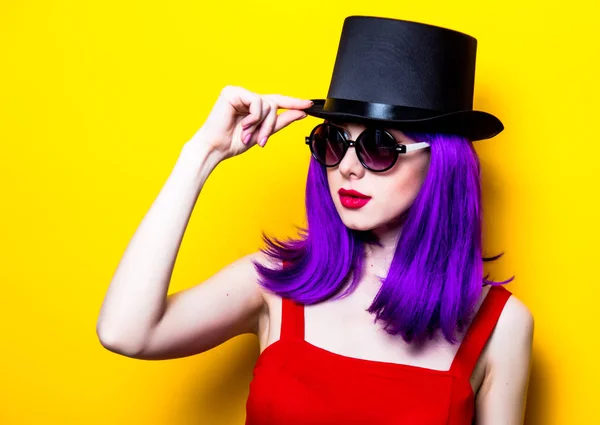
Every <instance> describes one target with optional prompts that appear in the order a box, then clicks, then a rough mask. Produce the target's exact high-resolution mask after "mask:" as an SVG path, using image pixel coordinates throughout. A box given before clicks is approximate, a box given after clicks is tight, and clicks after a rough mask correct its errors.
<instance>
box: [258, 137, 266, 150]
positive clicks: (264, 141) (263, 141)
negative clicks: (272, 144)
mask: <svg viewBox="0 0 600 425" xmlns="http://www.w3.org/2000/svg"><path fill="white" fill-rule="evenodd" d="M265 143H267V136H265V137H263V138H262V139H261V141H260V143H259V145H260V147H261V148H264V147H265Z"/></svg>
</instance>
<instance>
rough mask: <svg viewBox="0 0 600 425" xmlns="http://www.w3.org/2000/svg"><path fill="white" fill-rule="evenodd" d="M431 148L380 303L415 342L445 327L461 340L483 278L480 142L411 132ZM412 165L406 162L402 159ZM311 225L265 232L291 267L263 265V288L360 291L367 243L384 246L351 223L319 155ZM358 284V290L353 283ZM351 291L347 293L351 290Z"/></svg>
mask: <svg viewBox="0 0 600 425" xmlns="http://www.w3.org/2000/svg"><path fill="white" fill-rule="evenodd" d="M406 134H407V135H409V136H410V137H411V138H413V139H415V140H417V141H427V142H428V143H429V144H430V149H431V156H430V163H429V170H428V173H427V176H426V177H425V179H424V181H423V184H422V186H421V188H420V190H419V193H418V195H417V197H416V198H415V200H414V202H413V203H412V205H411V206H410V207H409V208H408V209H407V210H406V211H405V212H404V213H403V214H402V216H401V217H399V220H400V223H401V224H402V230H401V232H400V237H399V240H398V244H397V246H396V249H395V252H394V257H393V259H392V262H391V265H390V268H389V270H388V274H387V276H385V277H380V280H381V283H382V285H381V287H380V289H379V292H378V293H377V295H376V296H375V298H374V300H373V302H372V304H371V306H370V307H369V308H368V309H367V311H368V312H370V313H375V320H374V321H375V322H377V320H383V321H384V323H385V330H386V331H387V332H388V333H390V334H392V335H397V334H402V338H403V339H404V340H405V341H407V342H411V341H412V340H413V339H414V340H416V341H422V340H423V339H424V337H425V336H427V335H428V336H429V338H431V337H433V335H434V333H435V331H436V330H437V329H441V331H442V333H443V334H444V337H445V338H446V340H448V341H449V342H450V343H456V342H457V339H456V337H455V334H454V332H455V330H456V329H458V331H459V332H462V331H463V330H464V329H465V328H466V326H467V325H468V323H470V320H471V319H472V314H473V312H474V308H475V306H476V304H477V301H478V299H479V297H480V296H481V291H482V286H483V284H489V285H501V284H504V283H508V282H510V281H512V279H513V278H514V276H513V277H512V278H510V279H509V280H507V281H503V282H494V281H491V280H487V275H486V276H485V277H483V261H492V260H495V259H497V258H499V257H500V256H501V255H502V254H500V255H497V256H495V257H490V258H486V257H482V252H481V251H482V231H481V229H482V212H481V181H480V176H481V174H480V164H479V158H478V156H477V152H476V151H475V149H474V147H473V143H472V142H471V141H469V140H468V139H465V138H463V137H460V136H455V135H448V134H422V133H408V132H407V133H406ZM398 160H399V161H402V156H400V158H399V159H398ZM306 216H307V224H308V226H307V228H306V229H304V228H298V229H299V233H300V238H299V239H288V240H286V241H281V240H278V239H276V238H273V239H272V238H269V237H268V236H266V235H265V233H264V231H263V232H262V235H263V240H264V242H265V243H266V247H265V248H264V249H261V251H262V252H263V253H265V254H267V255H269V256H270V257H271V258H273V259H276V260H277V263H281V262H283V263H285V264H286V266H285V267H284V268H277V269H271V268H268V267H266V266H264V265H262V264H260V263H259V262H257V261H254V262H253V263H254V266H255V268H256V270H257V272H258V273H259V283H260V284H261V285H262V286H263V287H264V288H266V289H268V290H269V291H271V292H274V293H276V294H278V295H279V296H281V297H284V298H291V299H293V300H295V301H297V302H299V303H302V304H314V303H318V302H321V301H325V300H327V299H330V298H332V297H333V298H334V299H338V298H342V297H344V296H346V295H348V294H350V293H351V292H352V291H353V290H354V288H355V287H356V285H357V284H358V281H359V278H360V276H361V275H362V269H363V257H364V253H365V250H364V248H365V244H375V245H378V246H381V245H380V243H379V241H378V239H377V237H376V236H375V235H373V234H372V233H371V232H370V231H356V230H352V229H349V228H347V227H346V226H345V225H344V223H343V222H342V220H341V218H340V216H339V214H338V213H337V210H336V208H335V205H334V203H333V200H332V199H331V195H330V192H329V187H328V182H327V173H326V168H325V167H324V166H323V165H321V164H319V163H318V162H316V160H315V159H314V158H312V157H311V160H310V166H309V170H308V178H307V184H306ZM350 278H352V281H351V282H350V285H347V284H348V281H349V279H350ZM344 287H347V289H346V290H345V291H343V292H342V290H343V289H344Z"/></svg>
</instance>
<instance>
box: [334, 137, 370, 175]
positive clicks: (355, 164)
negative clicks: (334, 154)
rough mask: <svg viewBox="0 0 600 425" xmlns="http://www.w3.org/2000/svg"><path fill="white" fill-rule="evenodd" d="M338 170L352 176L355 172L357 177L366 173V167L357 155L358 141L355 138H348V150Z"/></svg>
mask: <svg viewBox="0 0 600 425" xmlns="http://www.w3.org/2000/svg"><path fill="white" fill-rule="evenodd" d="M338 170H339V171H340V173H342V175H343V176H344V177H350V176H351V175H353V174H354V175H355V176H357V177H362V176H363V175H364V173H365V167H363V166H362V164H361V163H360V160H359V159H358V156H357V155H356V142H355V141H354V140H348V150H346V153H345V154H344V157H343V158H342V161H341V162H340V163H339V164H338Z"/></svg>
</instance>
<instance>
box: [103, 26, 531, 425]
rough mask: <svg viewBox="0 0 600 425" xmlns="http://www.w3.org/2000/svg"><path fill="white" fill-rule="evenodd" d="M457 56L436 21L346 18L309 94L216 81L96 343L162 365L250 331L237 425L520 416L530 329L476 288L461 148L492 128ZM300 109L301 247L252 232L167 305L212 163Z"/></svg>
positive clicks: (475, 245) (469, 159)
mask: <svg viewBox="0 0 600 425" xmlns="http://www.w3.org/2000/svg"><path fill="white" fill-rule="evenodd" d="M475 49H476V41H475V39H474V38H472V37H470V36H468V35H466V34H462V33H459V32H456V31H452V30H449V29H445V28H440V27H435V26H431V25H425V24H420V23H415V22H408V21H401V20H395V19H388V18H377V17H366V16H352V17H348V18H346V20H345V21H344V27H343V29H342V38H341V40H340V47H339V49H338V55H337V58H336V63H335V68H334V72H333V77H332V82H331V85H330V88H329V93H328V97H327V99H326V100H323V99H315V100H314V101H308V100H302V99H296V98H291V97H288V96H283V95H276V94H271V95H258V94H256V93H252V92H250V91H248V90H246V89H244V88H242V87H232V86H227V87H225V88H224V89H223V90H222V92H221V94H220V96H219V98H218V100H217V102H216V104H215V105H214V107H213V109H212V111H211V112H210V114H209V116H208V118H207V120H206V121H205V123H204V124H203V126H202V127H201V128H200V130H199V131H198V132H197V133H196V134H195V135H194V137H193V138H192V139H191V140H190V141H188V142H187V143H186V144H185V146H184V147H183V149H182V151H181V155H180V157H179V159H178V161H177V164H176V166H175V167H174V169H173V172H172V174H171V175H170V176H169V179H168V180H167V182H166V184H165V186H164V188H163V189H162V191H161V192H160V194H159V196H158V198H157V200H156V201H155V203H154V205H153V206H152V208H151V209H150V211H149V212H148V214H147V216H146V217H145V218H144V220H143V222H142V223H141V225H140V227H139V229H138V230H137V232H136V234H135V235H134V237H133V239H132V241H131V242H130V244H129V246H128V248H127V251H126V252H125V255H124V256H123V259H122V260H121V263H120V264H119V267H118V269H117V272H116V273H115V276H114V277H113V280H112V282H111V284H110V287H109V289H108V292H107V294H106V297H105V300H104V303H103V306H102V311H101V313H100V317H99V320H98V327H97V332H98V335H99V338H100V340H101V342H102V344H103V345H104V346H105V347H106V348H108V349H110V350H112V351H114V352H117V353H120V354H123V355H126V356H129V357H134V358H139V359H170V358H177V357H183V356H190V355H193V354H197V353H202V352H204V351H206V350H209V349H211V348H213V347H216V346H218V345H220V344H222V343H223V342H225V341H227V340H229V339H230V338H232V337H234V336H236V335H240V334H243V333H249V332H252V333H255V334H256V335H257V336H258V338H259V342H260V351H261V354H260V356H259V359H258V361H257V363H256V367H255V369H254V379H253V381H252V382H251V384H250V396H249V398H248V402H247V406H246V407H247V422H246V423H247V424H253V425H258V424H273V425H274V424H317V423H318V424H342V423H343V424H452V425H458V424H465V425H466V424H471V423H472V422H473V421H475V422H476V423H478V424H483V425H493V424H502V425H506V424H520V423H522V421H523V415H524V407H525V397H526V392H527V382H528V377H529V369H530V358H531V344H532V338H533V318H532V315H531V313H530V311H529V310H528V309H527V307H526V306H525V305H524V304H523V303H522V302H521V301H519V300H518V299H517V298H516V297H514V296H511V293H510V291H508V290H507V289H505V288H504V287H503V286H501V284H503V283H506V282H492V281H489V280H487V279H485V278H484V277H483V276H482V273H483V271H482V270H483V267H482V261H483V260H488V259H487V258H482V254H481V196H480V174H479V162H478V158H477V154H476V152H475V150H474V149H473V145H472V142H474V141H476V140H480V139H485V138H490V137H493V136H494V135H496V134H498V133H499V132H500V131H501V130H502V129H503V126H502V123H501V122H500V121H499V120H498V119H497V118H496V117H494V116H493V115H491V114H489V113H486V112H482V111H474V110H472V99H473V83H474V69H475ZM280 108H285V109H287V111H285V112H282V113H281V114H279V115H278V114H277V112H278V109H280ZM307 114H310V115H312V116H314V117H320V118H324V120H323V122H321V123H319V124H318V125H317V126H316V127H315V128H314V129H313V130H312V132H311V134H310V135H309V136H308V137H307V138H306V142H307V144H308V145H309V148H310V150H311V153H312V158H311V163H310V168H309V175H308V181H307V189H306V208H307V219H308V220H307V221H308V226H307V229H306V230H305V231H304V232H303V235H302V237H301V238H299V239H298V240H291V241H285V242H281V241H273V240H271V239H269V238H267V237H265V241H266V242H267V247H266V248H265V249H263V250H261V251H259V252H256V253H253V254H250V255H248V256H245V257H243V258H241V259H239V260H237V261H235V262H234V263H232V264H231V265H229V266H227V267H225V268H224V269H222V270H220V271H219V272H218V273H216V274H215V275H214V276H212V277H211V278H209V279H208V280H207V281H205V282H203V283H202V284H200V285H196V286H194V287H192V288H190V289H187V290H185V291H181V292H178V293H176V294H173V295H170V296H168V297H167V296H166V294H167V292H168V286H169V279H170V276H171V273H172V269H173V264H174V261H175V258H176V254H177V251H178V249H179V246H180V243H181V239H182V237H183V233H184V231H185V227H186V225H187V222H188V219H189V216H190V214H191V211H192V209H193V206H194V204H195V202H196V199H197V196H198V195H199V193H200V191H201V189H202V187H203V185H204V183H205V181H206V179H207V178H208V176H209V175H210V173H211V172H212V170H213V169H214V168H215V167H216V166H217V165H218V164H219V163H220V162H221V161H223V160H225V159H227V158H231V157H233V156H235V155H239V154H241V153H243V152H245V151H247V150H248V149H249V148H250V147H252V146H254V145H255V144H258V145H259V146H261V147H264V146H265V145H266V143H267V140H268V138H269V136H271V135H272V134H274V133H276V132H277V131H279V130H281V129H282V128H284V127H286V126H288V125H289V124H291V123H292V122H294V121H296V120H300V119H302V118H304V117H305V116H306V115H307ZM148 259H151V262H150V264H152V267H148Z"/></svg>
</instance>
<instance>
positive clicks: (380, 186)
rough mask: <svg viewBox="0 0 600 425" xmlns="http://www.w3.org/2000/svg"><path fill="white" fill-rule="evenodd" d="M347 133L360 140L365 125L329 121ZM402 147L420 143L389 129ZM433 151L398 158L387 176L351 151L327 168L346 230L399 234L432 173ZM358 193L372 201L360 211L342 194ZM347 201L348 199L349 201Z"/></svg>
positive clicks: (330, 184)
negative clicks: (343, 191)
mask: <svg viewBox="0 0 600 425" xmlns="http://www.w3.org/2000/svg"><path fill="white" fill-rule="evenodd" d="M325 122H329V123H331V124H335V125H337V126H339V127H342V128H344V129H345V130H346V132H347V133H348V135H349V136H350V139H351V140H356V139H357V138H358V136H359V134H360V133H361V132H362V131H363V130H365V129H366V127H365V125H362V124H358V123H349V122H342V121H333V120H325ZM386 130H387V131H389V132H390V133H391V134H392V135H393V136H394V137H395V139H396V141H397V142H398V143H402V144H406V145H409V144H413V143H417V141H416V140H414V139H411V138H410V137H408V136H406V135H405V134H404V133H403V132H402V131H400V130H396V129H390V128H386ZM429 158H430V149H429V148H426V149H419V150H416V151H413V152H407V153H405V154H400V155H398V159H397V161H396V163H395V164H394V166H393V167H392V168H390V169H389V170H387V171H384V172H379V173H378V172H372V171H370V170H367V169H366V168H364V167H363V166H362V164H361V163H360V161H359V159H358V157H357V156H356V150H355V149H354V148H352V147H350V148H348V150H347V151H346V154H345V155H344V157H343V158H342V161H341V162H340V163H339V164H338V165H336V166H335V167H327V168H326V170H327V180H328V182H329V190H330V193H331V197H332V199H333V202H334V204H335V207H336V209H337V211H338V213H339V215H340V217H341V219H342V221H343V223H344V224H345V225H346V227H348V228H351V229H354V230H373V231H374V233H376V234H377V235H378V236H380V237H383V236H384V233H386V232H390V231H394V230H397V229H396V227H397V224H396V223H397V220H398V218H400V216H401V214H402V213H403V212H405V211H406V210H407V209H408V207H409V206H410V205H411V204H412V202H413V201H414V199H415V198H416V196H417V193H418V192H419V189H420V188H421V185H422V184H423V180H424V179H425V176H426V175H427V171H428V169H429ZM342 188H343V189H346V190H355V191H358V192H360V193H362V194H364V195H367V196H369V197H370V199H369V201H368V202H367V203H366V204H365V205H364V206H362V207H360V208H351V207H349V206H348V205H346V206H345V205H344V204H343V202H342V199H341V197H340V194H339V193H338V191H339V190H340V189H342ZM346 200H347V198H346Z"/></svg>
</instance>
